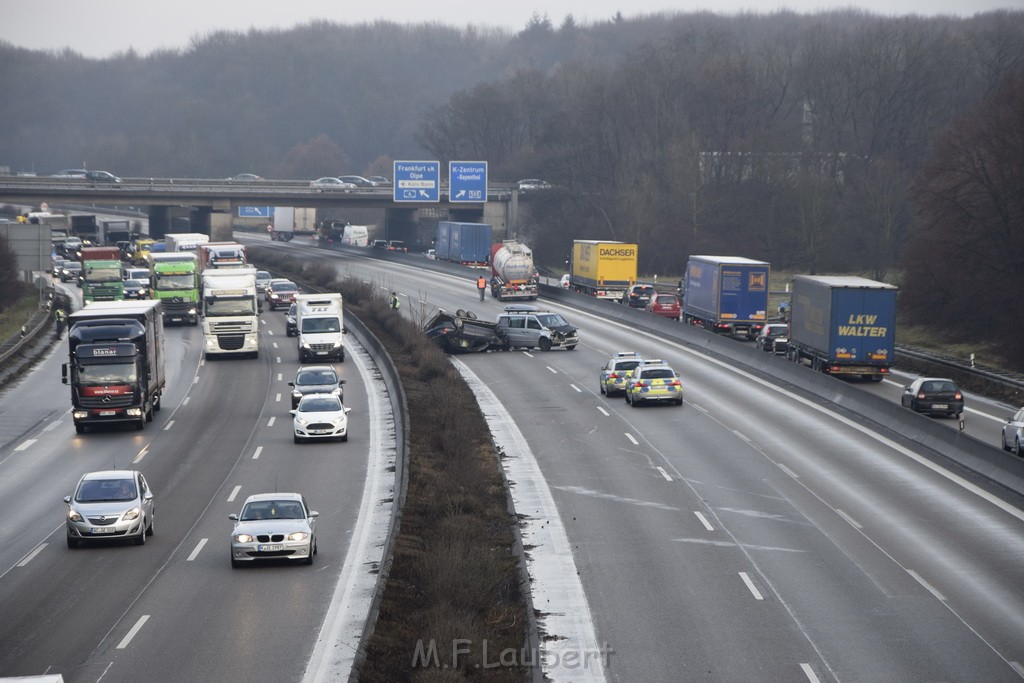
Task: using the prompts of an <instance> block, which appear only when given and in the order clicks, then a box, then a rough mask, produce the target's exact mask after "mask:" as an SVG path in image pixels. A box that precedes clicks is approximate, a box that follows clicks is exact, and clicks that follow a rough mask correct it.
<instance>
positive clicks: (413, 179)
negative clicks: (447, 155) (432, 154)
mask: <svg viewBox="0 0 1024 683" xmlns="http://www.w3.org/2000/svg"><path fill="white" fill-rule="evenodd" d="M394 178H395V185H394V188H395V196H394V199H395V201H396V202H438V201H441V189H440V188H441V162H439V161H396V162H395V172H394Z"/></svg>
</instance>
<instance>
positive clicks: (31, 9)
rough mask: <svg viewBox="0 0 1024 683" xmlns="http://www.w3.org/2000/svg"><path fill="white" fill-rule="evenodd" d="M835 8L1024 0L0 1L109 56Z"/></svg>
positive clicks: (78, 46) (52, 32) (8, 30)
mask: <svg viewBox="0 0 1024 683" xmlns="http://www.w3.org/2000/svg"><path fill="white" fill-rule="evenodd" d="M839 7H855V8H858V9H862V10H866V11H868V12H873V13H876V14H886V15H895V14H921V15H926V16H935V15H938V14H953V15H958V16H970V15H972V14H975V13H977V12H986V11H990V10H994V9H1014V10H1021V9H1024V0H849V2H844V1H843V0H675V1H671V0H544V1H539V0H503V1H502V2H495V1H494V0H440V1H439V2H438V1H435V2H428V1H425V0H333V1H331V0H293V1H292V2H287V1H283V0H248V1H247V2H239V1H237V0H202V1H200V0H156V1H154V0H92V1H91V2H90V1H88V0H86V1H82V0H77V1H76V0H0V40H5V41H7V42H9V43H13V44H15V45H18V46H21V47H27V48H32V49H44V50H60V49H63V48H65V47H69V48H71V49H73V50H75V51H77V52H79V53H81V54H83V55H86V56H88V57H108V56H110V55H112V54H114V53H116V52H121V51H124V50H127V49H129V48H134V49H135V51H136V52H139V53H141V54H149V53H150V52H152V51H153V50H155V49H160V48H184V47H187V46H188V43H189V41H190V40H191V39H192V38H193V37H194V36H200V37H202V36H205V35H207V34H209V33H212V32H214V31H219V30H229V31H241V32H245V31H248V30H249V29H250V28H260V29H264V28H280V29H288V28H292V27H293V26H295V25H296V24H304V23H307V22H309V21H311V20H314V19H326V20H329V21H334V22H338V23H346V24H354V23H362V22H367V21H373V20H375V19H387V20H391V21H398V22H402V23H420V22H438V23H442V24H448V25H453V26H459V27H462V26H465V25H467V24H474V25H477V26H495V27H502V28H507V29H509V30H512V31H518V30H520V29H521V28H523V26H525V25H526V22H527V21H529V19H530V17H531V16H532V15H533V14H534V13H535V12H536V13H537V14H539V15H541V16H544V15H547V17H548V18H549V19H550V20H551V22H552V23H553V24H554V25H555V26H556V27H557V26H558V25H559V24H561V22H562V20H563V19H564V18H565V16H566V15H568V14H572V16H573V18H574V19H576V21H577V23H584V24H589V23H593V22H597V21H603V20H605V19H609V18H611V17H613V16H614V15H615V13H616V12H619V11H621V12H622V14H623V16H625V17H627V18H628V17H632V16H636V15H637V14H650V13H653V12H661V11H673V12H690V11H698V10H712V11H715V12H719V13H730V14H731V13H736V12H742V11H752V12H757V13H769V12H773V11H776V10H778V9H782V8H785V9H790V10H793V11H796V12H800V13H812V12H816V11H819V10H828V9H835V8H839ZM0 68H2V65H0Z"/></svg>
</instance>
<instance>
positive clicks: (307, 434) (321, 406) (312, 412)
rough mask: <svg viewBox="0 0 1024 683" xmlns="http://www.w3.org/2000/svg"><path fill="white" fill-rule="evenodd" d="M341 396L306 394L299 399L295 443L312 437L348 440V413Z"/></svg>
mask: <svg viewBox="0 0 1024 683" xmlns="http://www.w3.org/2000/svg"><path fill="white" fill-rule="evenodd" d="M351 410H352V409H351V408H346V407H345V405H344V404H343V403H342V402H341V398H340V397H339V396H337V395H335V394H306V395H305V396H303V397H302V399H300V400H299V405H298V406H297V407H296V408H295V410H290V411H288V412H289V413H291V414H292V416H293V418H294V419H293V421H292V432H293V435H294V439H295V443H302V442H303V441H308V440H310V439H338V440H339V441H348V414H349V412H350V411H351Z"/></svg>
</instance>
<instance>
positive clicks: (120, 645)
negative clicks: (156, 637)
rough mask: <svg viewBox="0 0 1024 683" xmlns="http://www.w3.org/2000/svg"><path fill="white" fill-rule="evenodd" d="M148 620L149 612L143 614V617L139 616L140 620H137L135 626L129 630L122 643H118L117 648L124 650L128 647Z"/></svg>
mask: <svg viewBox="0 0 1024 683" xmlns="http://www.w3.org/2000/svg"><path fill="white" fill-rule="evenodd" d="M147 621H149V615H148V614H143V615H142V616H141V617H139V620H138V621H136V622H135V626H132V630H131V631H128V634H127V635H126V636H125V637H124V638H122V639H121V642H120V643H118V644H117V649H118V650H123V649H125V648H126V647H128V643H130V642H132V638H134V637H135V634H136V633H138V632H139V630H140V629H141V628H142V626H143V625H144V624H145V623H146V622H147Z"/></svg>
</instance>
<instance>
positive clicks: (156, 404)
mask: <svg viewBox="0 0 1024 683" xmlns="http://www.w3.org/2000/svg"><path fill="white" fill-rule="evenodd" d="M160 397H161V394H157V395H156V400H154V401H153V410H156V411H159V410H160V407H161V406H160Z"/></svg>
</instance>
